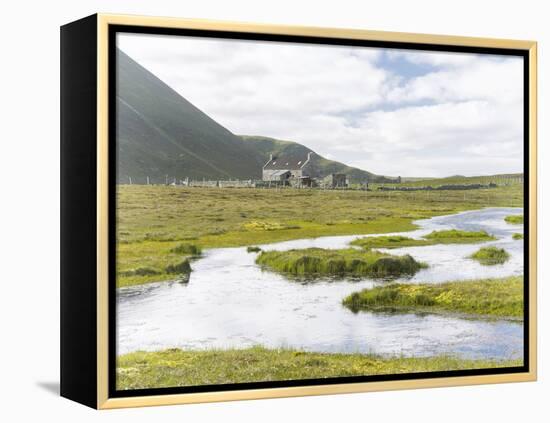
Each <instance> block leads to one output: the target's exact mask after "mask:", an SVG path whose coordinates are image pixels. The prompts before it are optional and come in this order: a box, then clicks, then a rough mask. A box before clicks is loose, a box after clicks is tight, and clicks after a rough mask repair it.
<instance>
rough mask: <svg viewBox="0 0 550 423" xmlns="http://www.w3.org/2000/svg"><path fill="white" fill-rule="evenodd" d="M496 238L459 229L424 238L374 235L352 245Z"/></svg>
mask: <svg viewBox="0 0 550 423" xmlns="http://www.w3.org/2000/svg"><path fill="white" fill-rule="evenodd" d="M494 239H495V238H494V237H493V236H491V235H489V234H488V233H487V232H485V231H479V232H469V231H461V230H457V229H451V230H444V231H433V232H432V233H430V234H428V235H426V236H424V239H414V238H409V237H406V236H401V235H389V236H374V237H365V238H359V239H356V240H354V241H352V242H351V243H350V244H351V245H357V246H359V247H362V248H366V249H368V248H401V247H417V246H425V245H435V244H469V243H477V242H484V241H491V240H494Z"/></svg>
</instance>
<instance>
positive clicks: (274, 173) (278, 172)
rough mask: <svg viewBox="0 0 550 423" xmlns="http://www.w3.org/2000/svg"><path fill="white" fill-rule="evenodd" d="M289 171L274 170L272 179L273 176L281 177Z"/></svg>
mask: <svg viewBox="0 0 550 423" xmlns="http://www.w3.org/2000/svg"><path fill="white" fill-rule="evenodd" d="M288 172H289V171H288V170H286V169H280V170H276V171H274V172H273V173H272V174H271V176H272V177H274V176H283V175H284V174H285V173H288Z"/></svg>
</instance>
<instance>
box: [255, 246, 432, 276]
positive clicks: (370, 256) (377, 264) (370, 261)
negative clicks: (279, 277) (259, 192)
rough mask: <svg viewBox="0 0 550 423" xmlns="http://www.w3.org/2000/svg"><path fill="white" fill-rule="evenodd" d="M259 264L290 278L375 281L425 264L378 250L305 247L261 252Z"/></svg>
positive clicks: (257, 259) (404, 273)
mask: <svg viewBox="0 0 550 423" xmlns="http://www.w3.org/2000/svg"><path fill="white" fill-rule="evenodd" d="M256 263H258V264H259V265H261V266H263V267H265V268H267V269H269V270H272V271H276V272H280V273H285V274H290V275H293V276H304V277H317V276H321V277H322V276H337V277H343V276H370V277H375V278H384V277H394V276H400V275H412V274H414V273H416V272H417V271H418V270H420V269H421V268H423V267H426V265H425V264H423V263H419V262H417V261H416V260H415V259H414V258H412V257H411V256H410V255H404V256H393V255H390V254H385V253H381V252H379V251H370V250H369V251H361V250H356V249H354V248H347V249H340V250H326V249H323V248H306V249H299V250H289V251H263V252H262V253H261V254H260V255H259V256H258V257H257V258H256Z"/></svg>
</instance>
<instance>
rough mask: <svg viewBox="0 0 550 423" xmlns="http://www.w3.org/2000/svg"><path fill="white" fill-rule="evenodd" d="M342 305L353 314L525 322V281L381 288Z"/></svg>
mask: <svg viewBox="0 0 550 423" xmlns="http://www.w3.org/2000/svg"><path fill="white" fill-rule="evenodd" d="M342 304H343V305H344V306H346V307H348V308H349V309H350V310H352V311H353V312H359V311H386V310H394V311H406V312H408V311H429V312H456V313H465V314H471V315H485V316H496V317H510V318H518V319H521V318H523V277H522V276H512V277H507V278H499V279H477V280H470V281H454V282H445V283H441V284H391V285H385V286H377V287H374V288H370V289H364V290H362V291H359V292H354V293H353V294H351V295H349V296H347V297H346V298H344V300H343V301H342Z"/></svg>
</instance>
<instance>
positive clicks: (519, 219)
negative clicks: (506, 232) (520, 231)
mask: <svg viewBox="0 0 550 423" xmlns="http://www.w3.org/2000/svg"><path fill="white" fill-rule="evenodd" d="M504 221H505V222H506V223H510V224H512V225H523V215H522V214H513V215H510V216H506V217H505V218H504Z"/></svg>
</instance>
